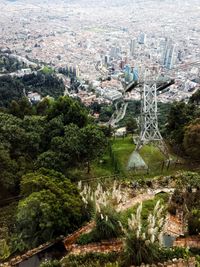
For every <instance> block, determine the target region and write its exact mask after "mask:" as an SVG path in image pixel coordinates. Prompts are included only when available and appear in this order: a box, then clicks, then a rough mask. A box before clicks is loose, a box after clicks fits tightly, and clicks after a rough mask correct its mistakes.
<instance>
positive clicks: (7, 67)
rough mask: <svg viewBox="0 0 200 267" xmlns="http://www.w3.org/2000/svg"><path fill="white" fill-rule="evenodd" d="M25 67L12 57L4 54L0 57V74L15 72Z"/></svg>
mask: <svg viewBox="0 0 200 267" xmlns="http://www.w3.org/2000/svg"><path fill="white" fill-rule="evenodd" d="M25 67H26V65H25V63H24V62H20V61H19V60H17V59H16V58H14V57H11V56H9V55H6V54H1V55H0V73H9V72H15V71H17V70H20V69H22V68H25Z"/></svg>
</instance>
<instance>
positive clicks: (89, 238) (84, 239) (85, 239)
mask: <svg viewBox="0 0 200 267" xmlns="http://www.w3.org/2000/svg"><path fill="white" fill-rule="evenodd" d="M92 242H94V235H93V232H90V233H87V234H82V235H81V236H80V237H79V238H78V239H77V241H76V243H77V244H78V245H87V244H89V243H92Z"/></svg>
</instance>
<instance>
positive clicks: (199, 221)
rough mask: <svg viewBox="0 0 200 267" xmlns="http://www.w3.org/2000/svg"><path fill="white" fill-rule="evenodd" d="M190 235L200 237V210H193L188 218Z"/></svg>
mask: <svg viewBox="0 0 200 267" xmlns="http://www.w3.org/2000/svg"><path fill="white" fill-rule="evenodd" d="M188 232H189V235H198V234H199V233H200V210H197V209H195V210H193V211H192V212H191V213H190V214H189V217H188Z"/></svg>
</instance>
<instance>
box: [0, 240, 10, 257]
mask: <svg viewBox="0 0 200 267" xmlns="http://www.w3.org/2000/svg"><path fill="white" fill-rule="evenodd" d="M9 256H10V248H9V246H8V245H7V243H6V240H5V239H1V240H0V260H5V259H6V258H8V257H9Z"/></svg>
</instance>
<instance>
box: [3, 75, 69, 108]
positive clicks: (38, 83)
mask: <svg viewBox="0 0 200 267" xmlns="http://www.w3.org/2000/svg"><path fill="white" fill-rule="evenodd" d="M64 89H65V88H64V84H63V82H62V80H60V79H58V78H57V77H56V76H55V74H45V73H42V72H36V73H32V74H28V75H24V76H23V77H20V78H19V77H11V76H9V75H7V76H1V77H0V107H8V106H9V104H10V102H11V101H13V100H17V101H18V100H19V99H21V98H22V97H23V96H24V93H25V92H26V93H27V92H29V91H33V92H38V93H39V94H41V95H42V96H47V95H49V96H52V97H55V98H57V97H59V96H61V95H63V93H64Z"/></svg>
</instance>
